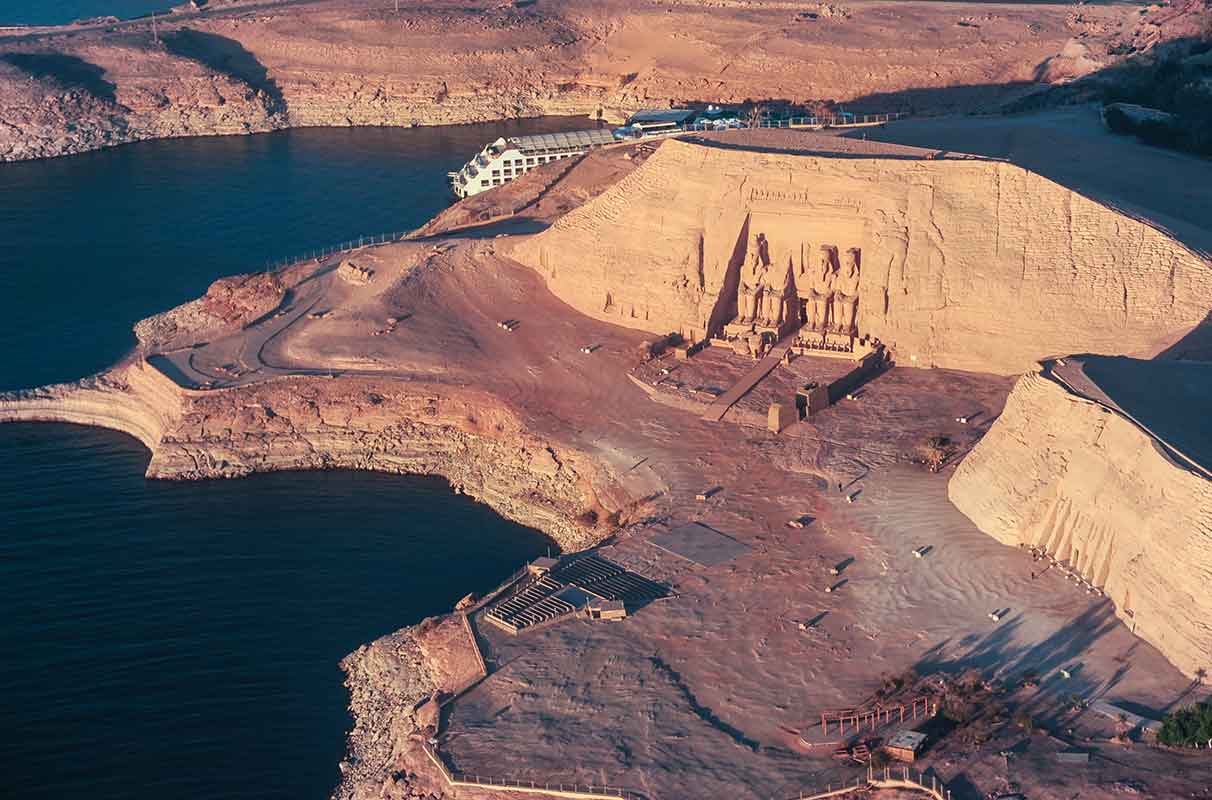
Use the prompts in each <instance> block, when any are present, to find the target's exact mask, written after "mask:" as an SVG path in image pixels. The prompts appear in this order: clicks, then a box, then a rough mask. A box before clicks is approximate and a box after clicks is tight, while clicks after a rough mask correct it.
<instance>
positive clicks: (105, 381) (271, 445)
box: [0, 360, 630, 548]
mask: <svg viewBox="0 0 1212 800" xmlns="http://www.w3.org/2000/svg"><path fill="white" fill-rule="evenodd" d="M6 421H54V422H71V423H77V424H82V425H95V426H98V427H104V428H112V429H115V430H120V431H123V432H125V433H129V434H131V435H132V436H135V437H136V438H138V439H139V440H140V441H141V442H143V444H144V445H146V446H147V447H148V449H150V450H151V451H152V457H151V461H150V463H149V464H148V467H147V475H148V477H152V478H177V479H197V478H218V477H236V476H241V475H247V474H249V473H252V472H265V471H270V470H286V469H329V468H350V469H372V470H378V471H382V472H396V473H409V474H426V475H441V476H443V477H444V478H446V479H447V480H449V481H450V483H451V484H452V485H453V486H454V487H455V489H456V490H458V491H461V492H464V493H466V494H470V495H472V496H474V497H476V498H477V499H480V500H482V501H483V502H486V503H488V504H489V505H491V506H492V507H493V508H494V510H496V511H497V512H498V513H500V514H502V515H503V516H506V517H508V518H510V519H512V520H514V521H517V522H520V523H522V524H525V525H530V526H533V527H536V528H539V529H540V530H542V531H543V532H545V533H547V534H548V535H550V536H551V537H552V538H553V539H555V540H556V541H557V542H558V543H559V544H560V545H561V546H562V547H569V548H579V547H584V546H586V545H588V544H591V543H592V542H593V541H594V540H595V539H596V537H597V536H598V535H599V534H598V533H596V532H595V527H594V524H595V521H596V520H599V519H600V520H605V519H606V518H607V517H608V516H609V515H610V514H612V513H614V512H618V511H622V510H624V509H625V507H626V506H627V504H628V503H629V502H630V498H629V497H628V495H627V493H626V491H624V490H623V489H621V488H620V487H619V485H618V484H617V483H616V482H615V480H614V478H613V476H612V475H611V474H610V472H609V468H608V467H606V466H604V465H602V464H599V463H598V462H597V461H595V460H594V459H591V458H589V457H587V456H586V455H585V454H583V453H581V452H579V451H577V450H576V449H574V448H571V447H567V446H564V445H561V444H559V443H556V442H551V441H548V440H545V439H541V438H539V437H536V436H534V435H532V434H530V433H528V432H527V431H526V429H525V428H524V427H523V426H522V425H521V423H520V422H519V421H518V420H517V419H516V418H515V417H514V416H513V415H512V414H511V413H510V412H509V411H508V410H506V409H505V408H503V407H502V406H501V404H500V403H499V402H498V401H497V400H496V399H495V398H493V397H491V396H489V395H487V394H485V393H482V392H477V391H475V390H471V389H466V388H458V389H456V388H452V387H440V386H424V385H419V384H416V383H407V384H401V383H400V382H398V381H392V380H382V381H379V380H375V379H369V378H367V379H361V378H340V379H332V378H309V377H298V378H284V379H278V380H271V381H267V382H264V383H259V384H255V385H252V386H244V387H238V388H233V389H224V390H215V391H205V392H203V391H193V390H187V389H182V388H180V387H178V386H177V385H176V384H175V383H173V382H172V381H171V380H169V379H168V378H167V377H165V376H164V375H163V374H162V373H161V372H160V371H159V370H157V369H156V368H154V367H152V366H150V365H148V364H147V363H146V362H144V361H141V360H140V361H135V362H132V363H129V364H125V365H122V366H119V367H116V368H115V369H114V370H112V371H110V372H107V373H104V374H103V375H101V376H98V377H95V378H89V379H86V380H83V381H80V382H79V383H78V384H62V385H57V386H51V387H46V388H43V389H35V390H28V391H21V392H11V393H7V394H3V395H0V422H6Z"/></svg>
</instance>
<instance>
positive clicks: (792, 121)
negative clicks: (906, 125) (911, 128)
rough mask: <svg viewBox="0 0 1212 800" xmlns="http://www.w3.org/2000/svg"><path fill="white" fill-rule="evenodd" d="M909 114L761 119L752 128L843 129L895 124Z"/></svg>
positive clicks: (751, 125)
mask: <svg viewBox="0 0 1212 800" xmlns="http://www.w3.org/2000/svg"><path fill="white" fill-rule="evenodd" d="M906 116H908V114H903V113H899V112H898V113H894V114H834V115H831V116H828V117H824V116H822V117H816V116H810V117H785V118H782V119H760V120H757V121H756V122H754V123H752V124H750V125H749V126H748V127H750V128H818V127H819V128H824V127H829V128H842V127H846V126H848V125H883V124H884V123H886V122H895V121H896V120H898V119H902V118H904V117H906Z"/></svg>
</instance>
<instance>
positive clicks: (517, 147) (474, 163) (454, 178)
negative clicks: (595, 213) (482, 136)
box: [447, 128, 616, 197]
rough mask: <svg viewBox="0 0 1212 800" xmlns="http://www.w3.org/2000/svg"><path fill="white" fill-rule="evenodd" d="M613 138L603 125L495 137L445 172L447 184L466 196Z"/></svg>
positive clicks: (611, 141) (610, 142)
mask: <svg viewBox="0 0 1212 800" xmlns="http://www.w3.org/2000/svg"><path fill="white" fill-rule="evenodd" d="M615 141H616V140H615V137H614V134H613V133H611V132H610V131H609V130H606V129H605V128H600V129H594V130H588V131H570V132H567V133H539V134H535V135H534V136H511V137H510V138H508V139H504V138H502V139H497V140H496V141H495V142H493V143H492V144H489V145H488V146H486V147H485V148H484V149H483V150H481V151H480V152H479V153H478V154H477V155H476V157H475V158H473V159H472V160H471V161H468V162H467V163H466V164H464V165H463V169H461V170H459V171H458V172H450V173H447V174H448V175H449V177H450V188H451V189H453V190H454V193H455V194H456V195H458V196H459V197H470V196H471V195H473V194H478V193H480V192H482V191H484V190H485V189H491V188H492V187H494V186H500V185H501V184H502V183H508V182H509V181H511V180H513V179H514V178H517V177H519V176H521V175H524V174H525V173H527V172H529V171H530V170H532V169H534V168H535V167H538V166H542V165H543V164H548V163H551V162H552V161H559V160H560V159H563V158H571V157H572V156H577V155H581V154H582V153H587V152H589V151H590V150H593V149H595V148H598V147H602V146H603V145H607V144H614V142H615Z"/></svg>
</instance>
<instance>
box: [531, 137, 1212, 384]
mask: <svg viewBox="0 0 1212 800" xmlns="http://www.w3.org/2000/svg"><path fill="white" fill-rule="evenodd" d="M917 153H918V155H916V156H907V155H904V154H898V155H896V156H887V157H879V156H855V155H853V154H847V155H834V156H828V155H825V156H820V155H802V154H791V153H782V152H756V151H753V150H744V149H739V148H735V147H725V146H723V145H722V144H716V145H707V144H699V143H693V142H683V141H676V140H670V141H666V142H664V143H663V144H662V145H661V146H660V147H659V149H658V150H657V152H656V153H655V154H653V155H652V156H651V157H650V158H649V159H648V161H647V162H645V163H644V164H643V165H642V166H641V167H640V168H639V169H637V170H636V171H635V172H633V173H632V174H631V175H629V176H628V177H627V178H625V179H623V180H622V181H620V182H619V183H618V184H616V185H615V186H614V187H613V188H611V189H610V190H608V191H606V192H604V193H603V194H602V195H600V196H599V197H597V198H596V199H594V200H592V201H590V202H589V203H586V204H585V205H584V206H582V207H581V208H579V209H576V210H575V211H572V212H570V213H569V214H567V215H566V216H564V217H563V218H561V219H560V220H558V221H557V222H556V223H555V224H554V225H553V226H552V227H551V228H550V229H548V230H547V231H544V232H542V233H540V234H537V235H535V236H533V237H531V238H529V239H528V240H525V241H522V242H520V243H519V244H518V245H517V246H516V247H515V251H514V255H515V257H516V258H518V259H519V260H521V261H523V262H524V263H527V264H529V265H531V266H533V267H534V268H535V269H537V270H538V271H539V272H540V273H541V274H542V275H543V276H544V277H545V278H546V280H547V283H548V285H549V287H550V288H551V290H552V291H553V292H554V293H555V294H557V295H558V296H560V297H561V298H562V299H564V300H565V301H566V302H568V303H569V304H571V305H572V306H574V307H576V308H577V309H578V310H580V311H582V312H583V313H585V314H588V315H590V316H593V317H596V318H599V319H604V320H609V321H612V322H616V323H618V324H621V325H626V326H628V327H634V328H641V329H644V330H649V331H653V332H655V333H668V332H671V331H681V332H683V333H689V334H693V335H695V336H702V335H704V333H705V332H706V331H708V330H709V329H718V327H719V326H720V325H721V324H722V323H723V322H726V321H728V320H729V319H731V317H732V315H733V314H734V313H735V308H736V306H735V293H736V285H737V280H738V274H739V269H740V265H741V262H742V261H743V259H744V257H745V252H746V247H747V245H746V242H747V241H748V240H749V239H750V237H751V236H752V235H754V234H756V233H759V232H760V233H764V234H765V235H766V237H767V239H768V240H769V242H770V252H771V257H772V259H773V261H774V262H776V263H775V267H776V269H777V271H779V273H780V275H779V277H780V279H781V276H782V273H783V272H785V271H786V270H787V269H791V270H792V271H793V273H794V272H795V271H796V270H798V269H799V268H800V267H799V265H801V264H803V263H804V262H805V261H806V260H807V259H808V257H809V256H810V255H811V254H812V253H813V252H814V251H815V250H816V249H818V248H819V246H820V245H822V244H828V245H832V246H835V247H836V248H837V250H838V252H839V253H844V252H845V251H846V250H847V249H848V248H850V247H859V248H861V251H862V256H861V266H862V273H861V284H860V300H859V305H858V315H857V321H858V327H859V330H860V332H862V333H869V334H872V335H875V336H877V337H879V338H880V339H882V340H883V341H885V342H886V343H888V344H889V345H890V346H891V347H892V349H893V351H894V354H895V356H896V357H897V359H898V360H899V361H900V362H901V363H906V364H917V365H919V366H941V367H951V368H956V369H969V370H980V371H986V372H998V373H1003V374H1011V373H1014V372H1019V371H1022V370H1024V369H1029V368H1031V366H1032V365H1033V364H1034V363H1035V362H1036V361H1037V360H1038V359H1040V358H1043V357H1046V356H1049V355H1054V354H1057V353H1070V352H1083V351H1088V352H1092V353H1125V354H1129V355H1141V356H1152V355H1154V354H1156V353H1157V352H1159V351H1160V350H1162V349H1164V348H1165V347H1166V346H1168V345H1169V344H1171V343H1173V342H1174V341H1175V340H1177V339H1179V338H1181V337H1182V336H1183V335H1185V334H1186V333H1188V332H1189V331H1190V330H1191V329H1192V328H1194V327H1195V326H1196V325H1198V324H1199V323H1200V322H1201V321H1202V320H1203V319H1204V318H1205V317H1207V315H1208V312H1209V309H1210V308H1212V267H1210V265H1209V264H1208V262H1207V261H1206V259H1205V258H1203V257H1201V256H1199V255H1197V254H1195V253H1193V252H1191V251H1190V250H1188V249H1187V248H1185V247H1184V246H1183V245H1181V244H1180V243H1178V242H1177V241H1175V240H1174V239H1172V238H1170V237H1169V236H1167V235H1166V234H1165V233H1163V232H1161V231H1159V230H1157V229H1155V228H1153V227H1151V226H1150V225H1148V224H1146V223H1145V222H1142V221H1140V220H1137V219H1134V218H1131V217H1128V216H1126V215H1124V214H1122V213H1120V212H1118V211H1116V210H1114V209H1111V208H1108V207H1106V206H1104V205H1101V204H1099V203H1096V202H1094V201H1092V200H1090V199H1088V198H1086V197H1084V196H1082V195H1080V194H1078V193H1076V192H1073V191H1071V190H1069V189H1066V188H1065V187H1063V186H1059V185H1057V184H1055V183H1053V182H1051V181H1049V180H1047V179H1045V178H1043V177H1040V176H1038V175H1035V174H1033V173H1030V172H1028V171H1026V170H1024V169H1022V168H1020V167H1017V166H1014V165H1012V164H1008V163H1003V162H999V161H992V160H982V159H967V158H964V159H961V158H941V159H937V160H935V159H926V158H923V157H922V155H923V154H922V152H921V151H917ZM792 279H793V280H796V281H797V282H800V283H802V282H803V281H804V279H803V278H797V277H796V276H795V275H794V274H793V275H792Z"/></svg>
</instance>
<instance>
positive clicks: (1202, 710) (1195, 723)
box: [1157, 700, 1212, 747]
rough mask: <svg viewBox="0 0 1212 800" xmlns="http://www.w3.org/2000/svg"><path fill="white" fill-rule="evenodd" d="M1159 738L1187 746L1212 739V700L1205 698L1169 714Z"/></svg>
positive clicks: (1162, 740)
mask: <svg viewBox="0 0 1212 800" xmlns="http://www.w3.org/2000/svg"><path fill="white" fill-rule="evenodd" d="M1157 739H1158V741H1160V742H1161V743H1162V744H1168V745H1173V746H1186V747H1190V746H1192V745H1196V744H1198V745H1206V744H1207V743H1208V742H1209V741H1212V702H1209V701H1207V700H1204V701H1202V702H1199V703H1196V704H1195V705H1193V706H1185V707H1183V708H1180V709H1178V710H1177V711H1175V712H1173V713H1170V714H1167V715H1166V716H1165V717H1164V718H1162V728H1161V732H1160V733H1159V734H1158V735H1157Z"/></svg>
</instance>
